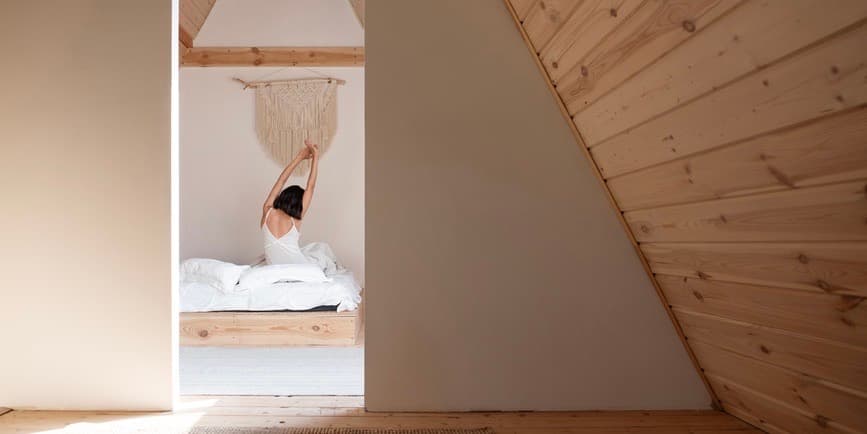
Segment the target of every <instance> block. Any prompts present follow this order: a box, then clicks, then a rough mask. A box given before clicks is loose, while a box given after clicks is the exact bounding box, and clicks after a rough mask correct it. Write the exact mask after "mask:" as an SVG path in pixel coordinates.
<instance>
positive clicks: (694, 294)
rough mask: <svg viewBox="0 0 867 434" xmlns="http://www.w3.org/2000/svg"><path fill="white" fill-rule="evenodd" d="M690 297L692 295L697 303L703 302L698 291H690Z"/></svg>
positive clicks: (702, 297)
mask: <svg viewBox="0 0 867 434" xmlns="http://www.w3.org/2000/svg"><path fill="white" fill-rule="evenodd" d="M692 295H693V297H695V298H696V300H698V301H704V296H703V295H701V293H700V292H698V291H692Z"/></svg>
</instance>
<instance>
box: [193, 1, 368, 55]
mask: <svg viewBox="0 0 867 434" xmlns="http://www.w3.org/2000/svg"><path fill="white" fill-rule="evenodd" d="M195 45H196V46H197V47H250V46H253V47H330V46H361V45H364V32H363V31H362V29H361V25H360V24H359V23H358V20H357V19H356V18H355V14H354V12H353V11H352V8H351V7H350V6H349V2H348V1H346V0H253V1H250V0H220V1H218V2H216V3H215V4H214V7H213V9H212V10H211V13H210V14H209V15H208V19H207V20H206V21H205V25H204V26H203V27H202V30H201V31H200V32H199V34H198V35H197V36H196V40H195Z"/></svg>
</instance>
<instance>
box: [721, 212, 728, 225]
mask: <svg viewBox="0 0 867 434" xmlns="http://www.w3.org/2000/svg"><path fill="white" fill-rule="evenodd" d="M719 221H721V222H723V223H728V222H729V220H728V219H727V218H726V216H724V215H722V214H720V216H719Z"/></svg>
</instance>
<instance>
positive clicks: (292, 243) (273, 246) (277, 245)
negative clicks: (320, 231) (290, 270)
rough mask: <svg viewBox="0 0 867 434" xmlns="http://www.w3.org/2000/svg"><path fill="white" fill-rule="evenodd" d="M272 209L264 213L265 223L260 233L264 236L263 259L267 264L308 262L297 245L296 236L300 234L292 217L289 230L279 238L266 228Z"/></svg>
mask: <svg viewBox="0 0 867 434" xmlns="http://www.w3.org/2000/svg"><path fill="white" fill-rule="evenodd" d="M272 209H274V208H271V209H269V210H268V212H266V213H265V224H263V225H262V233H263V235H264V238H265V259H266V260H267V261H268V263H269V264H307V263H309V261H307V257H305V256H304V254H303V253H301V247H299V246H298V238H299V237H300V236H301V234H300V233H299V232H298V227H297V226H295V220H294V219H292V229H289V232H286V234H285V235H283V236H282V237H280V238H277V237H275V236H274V234H272V233H271V230H270V229H268V215H269V214H271V210H272ZM290 219H291V217H290Z"/></svg>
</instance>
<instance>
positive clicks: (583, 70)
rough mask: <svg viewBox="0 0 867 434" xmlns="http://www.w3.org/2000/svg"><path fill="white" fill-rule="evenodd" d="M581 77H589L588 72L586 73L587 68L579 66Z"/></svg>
mask: <svg viewBox="0 0 867 434" xmlns="http://www.w3.org/2000/svg"><path fill="white" fill-rule="evenodd" d="M581 75H583V76H584V77H586V76H588V75H590V71H588V70H587V67H586V66H584V65H581Z"/></svg>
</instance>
